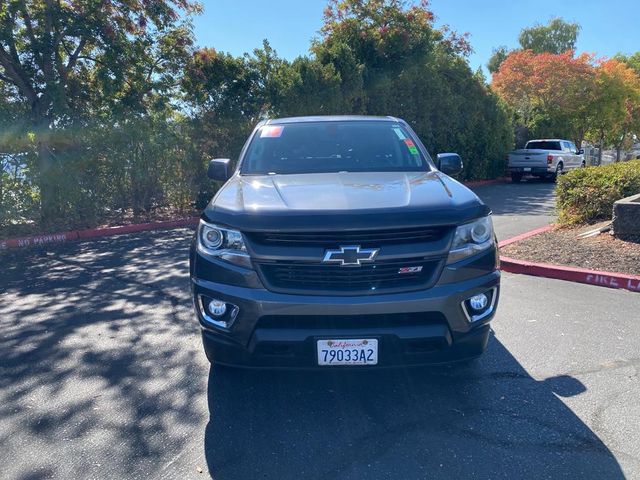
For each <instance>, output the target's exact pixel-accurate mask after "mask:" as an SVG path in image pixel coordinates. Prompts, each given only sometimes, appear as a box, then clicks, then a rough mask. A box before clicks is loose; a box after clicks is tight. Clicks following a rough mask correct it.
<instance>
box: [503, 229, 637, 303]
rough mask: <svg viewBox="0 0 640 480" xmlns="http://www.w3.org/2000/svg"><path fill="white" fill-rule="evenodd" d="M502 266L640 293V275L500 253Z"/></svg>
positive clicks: (507, 242) (521, 237) (536, 232)
mask: <svg viewBox="0 0 640 480" xmlns="http://www.w3.org/2000/svg"><path fill="white" fill-rule="evenodd" d="M553 228H554V226H553V225H547V226H545V227H542V228H538V229H536V230H532V231H530V232H527V233H523V234H522V235H518V236H516V237H513V238H509V239H507V240H503V241H502V242H500V243H499V246H500V247H504V246H505V245H510V244H512V243H515V242H518V241H520V240H524V239H525V238H529V237H533V236H534V235H539V234H541V233H544V232H548V231H549V230H552V229H553ZM500 268H501V269H502V270H503V271H505V272H509V273H519V274H523V275H532V276H535V277H544V278H553V279H556V280H565V281H567V282H575V283H586V284H587V285H596V286H599V287H607V288H617V289H623V290H629V291H631V292H638V293H640V276H637V275H628V274H626V273H614V272H603V271H600V270H589V269H586V268H579V267H569V266H566V265H551V264H548V263H536V262H529V261H527V260H517V259H515V258H510V257H505V256H502V255H500Z"/></svg>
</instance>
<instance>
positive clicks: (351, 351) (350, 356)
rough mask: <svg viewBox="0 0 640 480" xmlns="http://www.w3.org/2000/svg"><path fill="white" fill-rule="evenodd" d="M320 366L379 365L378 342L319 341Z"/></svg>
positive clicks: (357, 339) (371, 339) (365, 339)
mask: <svg viewBox="0 0 640 480" xmlns="http://www.w3.org/2000/svg"><path fill="white" fill-rule="evenodd" d="M317 348H318V365H377V364H378V340H377V339H375V338H355V339H351V338H349V339H338V340H318V342H317Z"/></svg>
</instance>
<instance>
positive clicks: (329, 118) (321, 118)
mask: <svg viewBox="0 0 640 480" xmlns="http://www.w3.org/2000/svg"><path fill="white" fill-rule="evenodd" d="M345 121H347V122H350V121H352V122H356V121H359V122H362V121H370V122H389V121H392V122H402V120H401V119H399V118H396V117H391V116H386V117H381V116H373V115H316V116H309V117H284V118H272V119H268V120H265V122H264V123H263V125H267V124H280V123H304V122H345Z"/></svg>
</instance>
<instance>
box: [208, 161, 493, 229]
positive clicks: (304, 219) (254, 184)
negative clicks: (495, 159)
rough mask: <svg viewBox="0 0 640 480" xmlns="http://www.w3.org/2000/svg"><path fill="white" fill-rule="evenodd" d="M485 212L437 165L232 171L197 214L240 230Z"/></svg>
mask: <svg viewBox="0 0 640 480" xmlns="http://www.w3.org/2000/svg"><path fill="white" fill-rule="evenodd" d="M487 213H488V208H487V207H486V206H485V205H484V204H483V203H482V202H481V201H480V199H479V198H478V197H477V196H476V195H475V194H474V193H473V192H471V191H470V190H469V189H467V188H466V187H465V186H463V185H462V184H460V183H459V182H457V181H455V180H453V179H452V178H450V177H448V176H446V175H444V174H442V173H440V172H336V173H313V174H299V175H255V176H253V175H252V176H248V175H247V176H244V175H243V176H241V175H237V174H236V175H234V176H233V177H232V178H231V179H229V181H228V182H227V183H226V184H225V185H224V186H223V187H222V188H221V189H220V190H219V192H218V193H217V195H216V196H215V197H214V198H213V200H212V201H211V203H210V204H209V205H208V206H207V208H206V209H205V212H204V215H203V216H204V218H205V219H206V220H208V221H211V222H218V223H223V224H225V225H228V226H230V227H236V228H240V229H244V230H264V229H269V230H272V229H274V228H275V229H277V230H292V229H293V230H295V229H308V228H315V229H317V228H318V227H321V228H322V229H330V228H339V229H360V228H377V227H384V226H387V227H388V228H396V227H402V226H412V225H415V226H418V225H443V224H458V223H461V222H464V221H467V220H472V219H473V218H477V217H479V216H482V215H486V214H487Z"/></svg>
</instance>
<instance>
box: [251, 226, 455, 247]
mask: <svg viewBox="0 0 640 480" xmlns="http://www.w3.org/2000/svg"><path fill="white" fill-rule="evenodd" d="M448 231H449V227H428V228H426V227H420V228H408V229H394V230H381V231H380V230H376V231H366V230H365V231H354V232H349V231H340V232H267V233H261V232H249V233H246V235H248V236H249V237H250V238H251V239H252V240H254V241H256V242H258V243H261V244H266V245H268V244H272V245H273V244H275V245H282V244H288V245H291V246H295V245H305V246H309V245H321V246H330V245H346V244H351V243H353V244H360V245H362V244H365V245H367V244H376V245H386V244H389V243H393V244H406V243H422V242H432V241H435V240H439V239H440V238H442V237H443V236H444V235H445V234H446V233H447V232H448Z"/></svg>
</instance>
